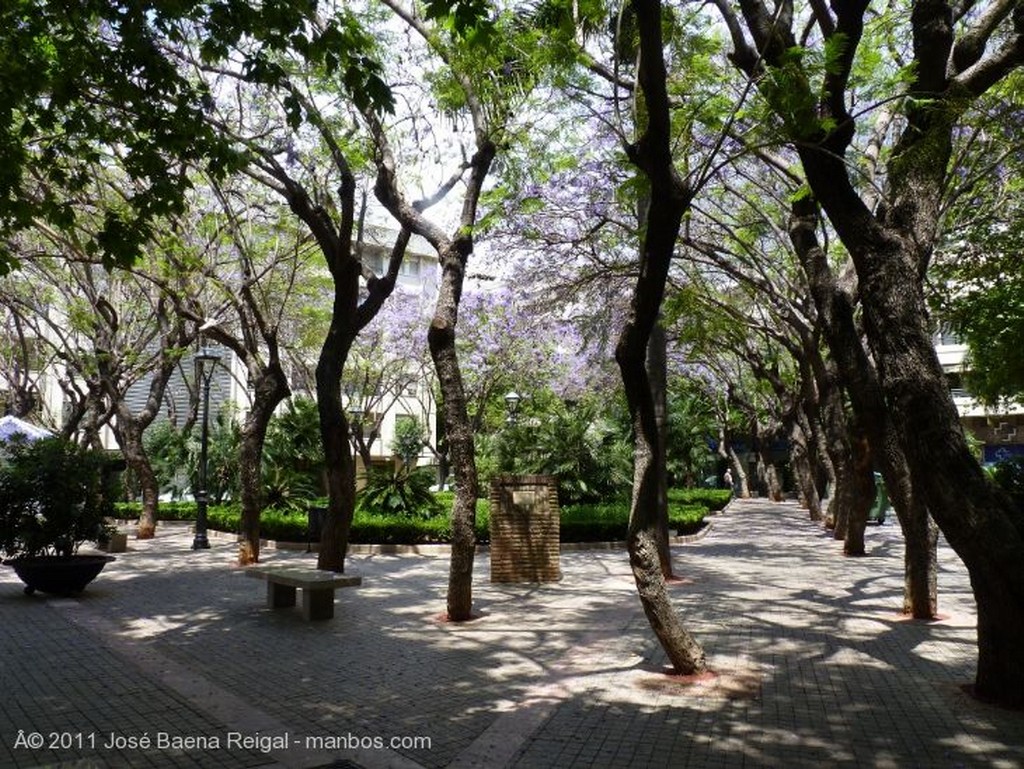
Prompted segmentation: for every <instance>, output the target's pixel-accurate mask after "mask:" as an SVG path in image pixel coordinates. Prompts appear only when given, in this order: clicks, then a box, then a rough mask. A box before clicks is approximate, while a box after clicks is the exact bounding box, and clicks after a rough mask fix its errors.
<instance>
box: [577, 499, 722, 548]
mask: <svg viewBox="0 0 1024 769" xmlns="http://www.w3.org/2000/svg"><path fill="white" fill-rule="evenodd" d="M706 514H707V508H706V507H705V506H704V505H701V504H692V505H683V504H675V503H671V502H670V503H669V511H668V519H669V529H672V530H675V531H677V532H679V533H680V534H692V533H694V532H696V531H698V530H699V529H700V528H701V526H702V525H703V523H704V516H705V515H706ZM628 529H629V502H628V501H627V500H621V501H619V502H608V503H601V504H578V505H567V506H566V507H563V508H562V541H563V542H605V541H620V540H624V539H625V538H626V535H627V532H628Z"/></svg>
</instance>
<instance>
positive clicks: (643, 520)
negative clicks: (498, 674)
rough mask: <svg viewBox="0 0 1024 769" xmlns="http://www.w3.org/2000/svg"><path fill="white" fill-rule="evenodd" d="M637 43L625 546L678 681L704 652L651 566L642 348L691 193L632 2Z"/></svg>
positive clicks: (621, 349)
mask: <svg viewBox="0 0 1024 769" xmlns="http://www.w3.org/2000/svg"><path fill="white" fill-rule="evenodd" d="M632 5H633V8H634V10H635V11H636V19H637V31H638V34H639V39H640V50H641V55H640V65H639V68H638V72H637V75H638V81H639V83H640V86H641V88H642V89H643V95H644V99H645V103H646V107H647V125H646V126H645V127H644V131H643V136H642V137H641V138H640V140H639V141H638V142H637V143H636V144H634V145H631V146H630V147H628V148H627V151H628V153H629V156H630V160H631V161H632V162H633V163H634V164H635V165H636V166H637V167H638V168H640V169H641V170H642V171H643V172H644V174H645V176H646V177H647V180H648V181H649V183H650V188H651V192H650V206H649V208H648V210H647V216H646V221H645V222H644V224H645V225H646V226H644V227H642V228H641V231H642V233H643V234H642V235H641V242H640V264H639V273H638V276H637V280H636V284H635V285H634V288H633V297H632V300H631V303H630V310H629V315H628V316H627V319H626V322H625V324H624V326H623V329H622V333H621V334H620V336H619V341H618V344H617V345H616V348H615V359H616V362H617V363H618V365H619V371H620V373H621V375H622V382H623V386H624V388H625V392H626V402H627V404H628V405H629V414H630V421H631V423H632V426H633V440H634V446H635V452H634V460H633V461H634V468H633V499H632V503H631V506H630V514H629V530H628V535H627V545H628V549H629V561H630V566H631V567H632V570H633V577H634V579H635V581H636V586H637V592H638V593H639V595H640V603H641V604H642V606H643V609H644V613H645V614H646V615H647V620H648V622H650V624H651V628H652V629H653V630H654V633H655V635H656V636H657V637H658V640H659V642H660V643H661V646H662V648H663V649H664V650H665V653H666V654H667V655H668V658H669V661H670V662H671V663H672V667H673V669H674V670H675V671H676V672H677V673H683V674H692V673H699V672H702V671H704V670H705V669H706V665H707V663H706V660H705V658H704V650H703V649H702V648H701V646H700V644H698V643H697V641H696V639H694V638H693V636H691V635H690V633H689V632H688V631H687V630H686V628H685V627H684V626H683V623H682V621H681V619H680V617H679V615H678V614H677V613H676V611H675V610H674V608H673V607H672V603H671V601H670V600H669V597H668V594H667V592H666V590H665V577H664V576H663V574H662V571H661V564H660V562H659V558H658V515H657V505H658V480H657V477H656V468H657V466H658V462H659V461H660V458H659V457H658V451H659V445H660V441H659V440H658V426H657V420H656V418H655V410H654V399H653V398H652V396H651V382H650V379H649V377H648V376H647V366H646V358H647V346H648V343H649V342H650V338H651V334H652V332H653V330H654V326H655V324H656V323H657V320H658V314H659V312H660V309H661V303H662V299H663V298H664V293H665V283H666V280H667V278H668V269H669V265H670V264H671V261H672V256H673V254H674V252H675V245H676V239H677V238H678V236H679V227H680V223H681V221H682V217H683V214H684V212H685V211H686V210H687V209H688V208H689V205H690V200H691V193H690V190H689V189H688V188H687V187H686V185H685V184H684V182H683V181H682V179H681V178H680V177H679V175H678V174H677V172H676V170H675V167H674V166H673V163H672V150H671V143H672V140H673V133H672V129H671V121H670V119H669V101H668V92H667V89H666V77H667V76H666V71H665V60H664V52H663V50H662V45H663V42H662V35H661V23H662V16H661V3H659V2H641V0H633V3H632Z"/></svg>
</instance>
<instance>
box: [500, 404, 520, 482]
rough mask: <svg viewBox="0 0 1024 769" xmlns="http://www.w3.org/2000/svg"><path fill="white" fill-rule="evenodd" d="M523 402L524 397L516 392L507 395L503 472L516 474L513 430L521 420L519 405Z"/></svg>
mask: <svg viewBox="0 0 1024 769" xmlns="http://www.w3.org/2000/svg"><path fill="white" fill-rule="evenodd" d="M522 400H523V396H521V395H520V394H519V393H517V392H516V391H515V390H509V391H508V392H507V393H505V428H506V429H505V435H504V440H503V443H504V444H505V445H504V451H503V452H502V453H503V454H504V455H505V456H504V458H503V460H502V465H503V467H502V470H503V471H505V472H508V473H513V472H515V469H516V457H515V445H514V441H513V437H514V436H513V434H512V433H513V430H512V428H513V427H515V425H516V421H517V420H518V419H519V404H520V402H521V401H522Z"/></svg>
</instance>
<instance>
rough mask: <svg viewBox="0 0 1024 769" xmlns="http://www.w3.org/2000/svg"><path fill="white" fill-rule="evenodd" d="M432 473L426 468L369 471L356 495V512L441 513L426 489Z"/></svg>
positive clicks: (412, 515)
mask: <svg viewBox="0 0 1024 769" xmlns="http://www.w3.org/2000/svg"><path fill="white" fill-rule="evenodd" d="M433 483H434V476H433V473H431V472H430V471H429V470H426V469H422V470H413V471H411V472H405V471H404V470H396V471H392V470H376V469H373V470H371V471H370V473H369V476H368V477H367V479H366V486H365V487H364V488H363V489H362V490H361V491H360V492H359V494H358V495H357V497H356V511H357V512H361V513H376V514H378V515H387V516H404V517H406V518H434V517H435V516H437V515H439V514H440V513H441V508H440V506H439V505H438V502H437V498H436V497H435V496H434V493H433V492H432V491H431V490H430V487H431V485H433Z"/></svg>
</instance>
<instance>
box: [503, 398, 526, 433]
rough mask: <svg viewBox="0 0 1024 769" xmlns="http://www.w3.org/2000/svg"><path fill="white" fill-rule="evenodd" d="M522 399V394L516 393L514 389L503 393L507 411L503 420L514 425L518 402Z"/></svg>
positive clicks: (517, 413)
mask: <svg viewBox="0 0 1024 769" xmlns="http://www.w3.org/2000/svg"><path fill="white" fill-rule="evenodd" d="M522 400H523V396H522V395H520V394H519V393H517V392H516V391H515V390H509V392H507V393H506V394H505V410H506V411H507V412H508V416H506V417H505V422H506V423H508V424H510V425H514V424H515V423H516V419H517V418H518V417H519V403H520V402H521V401H522Z"/></svg>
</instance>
